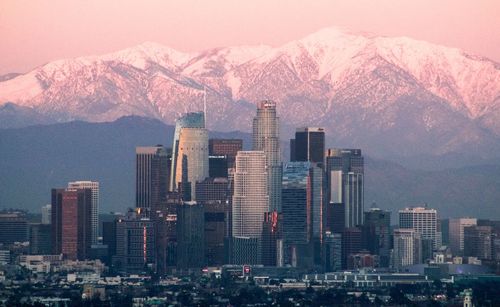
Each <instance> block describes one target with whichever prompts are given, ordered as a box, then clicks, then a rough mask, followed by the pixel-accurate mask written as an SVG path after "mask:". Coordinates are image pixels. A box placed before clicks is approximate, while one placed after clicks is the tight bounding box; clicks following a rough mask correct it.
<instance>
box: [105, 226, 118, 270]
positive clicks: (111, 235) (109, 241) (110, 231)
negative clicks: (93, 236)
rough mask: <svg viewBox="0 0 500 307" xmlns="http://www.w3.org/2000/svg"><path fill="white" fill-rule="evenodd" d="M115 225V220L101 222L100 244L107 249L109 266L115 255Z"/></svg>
mask: <svg viewBox="0 0 500 307" xmlns="http://www.w3.org/2000/svg"><path fill="white" fill-rule="evenodd" d="M116 223H117V221H116V220H115V221H106V222H102V244H104V245H106V246H107V247H108V259H107V261H106V264H107V265H110V264H111V259H113V256H115V255H116Z"/></svg>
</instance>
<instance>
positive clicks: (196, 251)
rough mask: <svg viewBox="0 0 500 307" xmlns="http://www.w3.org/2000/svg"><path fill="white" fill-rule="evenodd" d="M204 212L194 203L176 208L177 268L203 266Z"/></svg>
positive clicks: (186, 203) (201, 206)
mask: <svg viewBox="0 0 500 307" xmlns="http://www.w3.org/2000/svg"><path fill="white" fill-rule="evenodd" d="M204 213H205V210H204V207H203V205H198V204H197V203H196V202H184V204H182V205H181V206H178V207H177V267H178V268H179V269H190V268H201V267H203V266H205V216H204Z"/></svg>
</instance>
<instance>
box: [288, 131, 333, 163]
mask: <svg viewBox="0 0 500 307" xmlns="http://www.w3.org/2000/svg"><path fill="white" fill-rule="evenodd" d="M292 143H293V145H292ZM290 144H291V146H290V150H292V149H293V151H294V153H293V154H292V155H291V156H290V157H291V158H292V157H293V160H292V159H290V161H310V162H315V163H318V166H320V167H322V165H323V163H324V160H325V129H323V128H312V127H304V128H297V130H296V132H295V139H293V141H292V140H290ZM292 146H293V148H292Z"/></svg>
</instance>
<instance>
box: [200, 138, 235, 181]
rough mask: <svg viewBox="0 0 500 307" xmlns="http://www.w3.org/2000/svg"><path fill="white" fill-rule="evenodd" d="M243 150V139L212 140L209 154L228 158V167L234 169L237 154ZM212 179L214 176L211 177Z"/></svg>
mask: <svg viewBox="0 0 500 307" xmlns="http://www.w3.org/2000/svg"><path fill="white" fill-rule="evenodd" d="M241 150H243V140H241V139H210V140H208V153H209V155H211V156H226V157H227V167H228V168H234V167H235V161H236V154H238V151H241ZM210 177H212V176H210Z"/></svg>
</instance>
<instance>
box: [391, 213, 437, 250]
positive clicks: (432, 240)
mask: <svg viewBox="0 0 500 307" xmlns="http://www.w3.org/2000/svg"><path fill="white" fill-rule="evenodd" d="M437 219H438V217H437V211H436V209H428V208H425V207H412V208H405V209H403V210H399V228H400V229H403V228H404V229H414V230H415V231H417V232H418V233H420V236H421V240H422V252H421V254H422V257H423V258H424V259H429V258H432V251H433V250H435V249H437V248H439V247H440V243H441V241H440V240H439V238H438V237H440V236H441V234H440V233H438V231H437Z"/></svg>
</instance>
